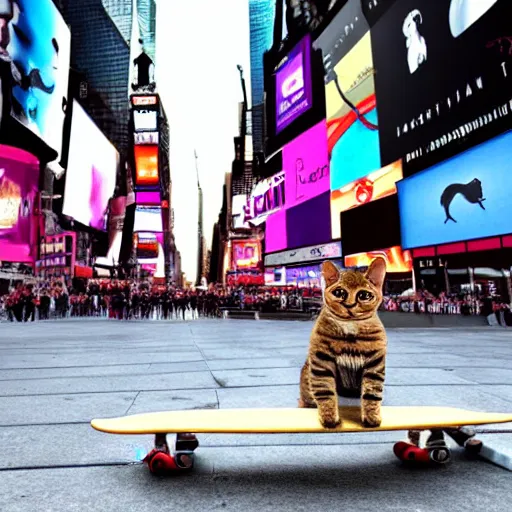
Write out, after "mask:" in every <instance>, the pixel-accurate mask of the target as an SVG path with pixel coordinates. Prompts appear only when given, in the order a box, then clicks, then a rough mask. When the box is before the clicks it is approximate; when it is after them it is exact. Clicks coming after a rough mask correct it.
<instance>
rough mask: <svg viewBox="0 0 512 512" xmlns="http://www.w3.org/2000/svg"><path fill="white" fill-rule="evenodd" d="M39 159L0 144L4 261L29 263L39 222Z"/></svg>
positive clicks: (1, 248) (0, 243) (0, 224)
mask: <svg viewBox="0 0 512 512" xmlns="http://www.w3.org/2000/svg"><path fill="white" fill-rule="evenodd" d="M38 184H39V161H38V159H37V158H36V157H35V156H33V155H32V154H30V153H28V152H26V151H23V150H21V149H18V148H13V147H10V146H3V145H1V144H0V261H9V262H16V263H29V262H32V261H33V260H34V256H35V254H34V253H33V250H32V244H33V240H34V235H35V230H36V228H37V223H36V222H35V220H34V217H33V215H34V206H35V205H34V202H35V201H36V196H37V191H38Z"/></svg>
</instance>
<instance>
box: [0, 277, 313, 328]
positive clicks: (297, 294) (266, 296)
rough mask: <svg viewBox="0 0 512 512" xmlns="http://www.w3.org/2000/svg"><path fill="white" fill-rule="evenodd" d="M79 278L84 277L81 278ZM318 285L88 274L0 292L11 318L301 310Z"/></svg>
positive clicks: (1, 304)
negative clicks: (170, 281)
mask: <svg viewBox="0 0 512 512" xmlns="http://www.w3.org/2000/svg"><path fill="white" fill-rule="evenodd" d="M82 284H83V283H82ZM315 296H316V298H317V299H318V297H321V291H320V290H318V291H317V293H314V292H312V291H309V290H308V291H306V292H305V293H304V292H303V291H300V290H297V289H293V288H292V289H290V288H285V289H282V288H269V287H250V288H249V287H235V288H222V287H213V286H211V287H209V288H208V289H207V290H205V289H193V290H191V289H189V290H185V289H182V288H177V287H174V286H163V285H152V284H150V283H149V282H147V281H143V282H136V281H133V280H124V281H122V280H90V281H89V282H88V283H87V284H85V285H83V286H80V288H79V289H78V288H73V287H71V286H70V287H68V286H66V283H64V282H63V281H61V280H58V279H57V280H53V281H51V282H41V283H37V284H27V285H22V284H20V285H18V286H16V287H15V288H13V289H12V290H11V291H10V292H9V293H8V294H6V295H4V296H3V297H2V296H0V311H2V310H3V315H4V317H6V318H7V319H8V320H10V321H18V322H27V321H34V320H35V319H39V320H48V319H50V318H65V317H108V318H114V319H119V320H129V319H157V320H167V319H183V320H185V319H186V318H188V317H191V318H192V319H194V318H199V317H209V318H219V317H221V316H222V311H223V310H226V309H245V310H257V311H276V310H288V309H294V310H303V309H304V302H306V303H307V301H308V299H309V300H310V301H311V300H313V301H314V300H315Z"/></svg>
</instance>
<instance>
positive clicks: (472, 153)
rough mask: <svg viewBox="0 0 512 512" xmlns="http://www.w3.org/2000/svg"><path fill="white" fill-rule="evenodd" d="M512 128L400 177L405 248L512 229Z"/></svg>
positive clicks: (488, 235)
mask: <svg viewBox="0 0 512 512" xmlns="http://www.w3.org/2000/svg"><path fill="white" fill-rule="evenodd" d="M511 179H512V132H507V133H506V134H504V135H500V136H499V137H496V138H494V139H492V140H491V141H489V142H486V143H484V144H481V145H479V146H476V147H475V148H472V149H470V150H469V151H466V152H465V153H461V154H460V155H458V156H457V157H454V158H451V159H450V160H446V161H444V162H443V163H441V164H438V165H436V166H434V167H431V168H430V169H427V170H425V171H423V172H420V173H418V174H415V175H413V176H411V177H410V178H407V179H405V180H402V181H399V182H398V183H397V188H398V201H399V209H400V227H401V236H402V248H403V249H412V248H416V247H426V246H430V245H438V244H446V243H451V242H459V241H463V240H471V239H477V238H485V237H490V236H497V235H504V234H508V233H512V202H511V200H510V195H511V190H512V187H511V183H512V181H511Z"/></svg>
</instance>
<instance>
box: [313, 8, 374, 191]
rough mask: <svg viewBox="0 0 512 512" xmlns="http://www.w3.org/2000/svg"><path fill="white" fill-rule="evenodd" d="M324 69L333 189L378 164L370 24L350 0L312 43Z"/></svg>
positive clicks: (364, 174) (365, 173) (338, 187)
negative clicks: (321, 57)
mask: <svg viewBox="0 0 512 512" xmlns="http://www.w3.org/2000/svg"><path fill="white" fill-rule="evenodd" d="M313 46H314V48H319V49H321V50H322V54H323V61H324V68H325V98H326V113H327V134H328V151H329V157H330V171H331V189H332V190H336V189H340V188H341V187H343V186H345V185H347V184H348V183H351V182H352V181H354V180H357V179H359V178H363V177H364V176H367V175H368V174H369V173H371V172H373V171H376V170H378V169H380V168H381V159H380V151H379V129H378V116H377V102H376V97H375V81H374V74H375V72H374V66H373V55H372V41H371V38H370V28H369V25H368V23H367V21H366V19H365V17H364V15H363V12H362V9H361V1H360V0H349V1H348V2H347V3H346V4H345V5H344V6H343V8H342V9H341V10H340V11H339V12H338V14H337V15H336V16H335V17H334V19H333V20H332V21H331V23H330V24H329V25H328V27H327V28H326V29H325V30H324V31H323V32H322V34H320V36H319V37H318V38H317V39H316V40H315V42H314V44H313Z"/></svg>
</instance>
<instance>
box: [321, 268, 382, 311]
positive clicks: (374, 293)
mask: <svg viewBox="0 0 512 512" xmlns="http://www.w3.org/2000/svg"><path fill="white" fill-rule="evenodd" d="M322 275H323V277H324V279H325V284H326V288H325V295H324V297H325V304H326V306H327V307H328V308H329V310H330V311H331V312H332V313H334V314H335V315H336V316H338V317H340V318H342V319H343V320H364V319H366V318H369V317H371V316H372V315H373V314H374V313H375V311H376V310H377V308H378V307H379V305H380V303H381V302H382V285H383V283H384V278H385V276H386V262H385V261H384V260H383V259H382V258H376V259H375V260H373V261H372V263H371V265H370V267H369V268H368V271H367V272H366V273H365V274H363V273H362V272H357V271H355V270H346V271H340V270H339V269H338V268H337V267H336V265H334V264H333V263H331V262H330V261H326V262H325V263H324V264H323V265H322Z"/></svg>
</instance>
